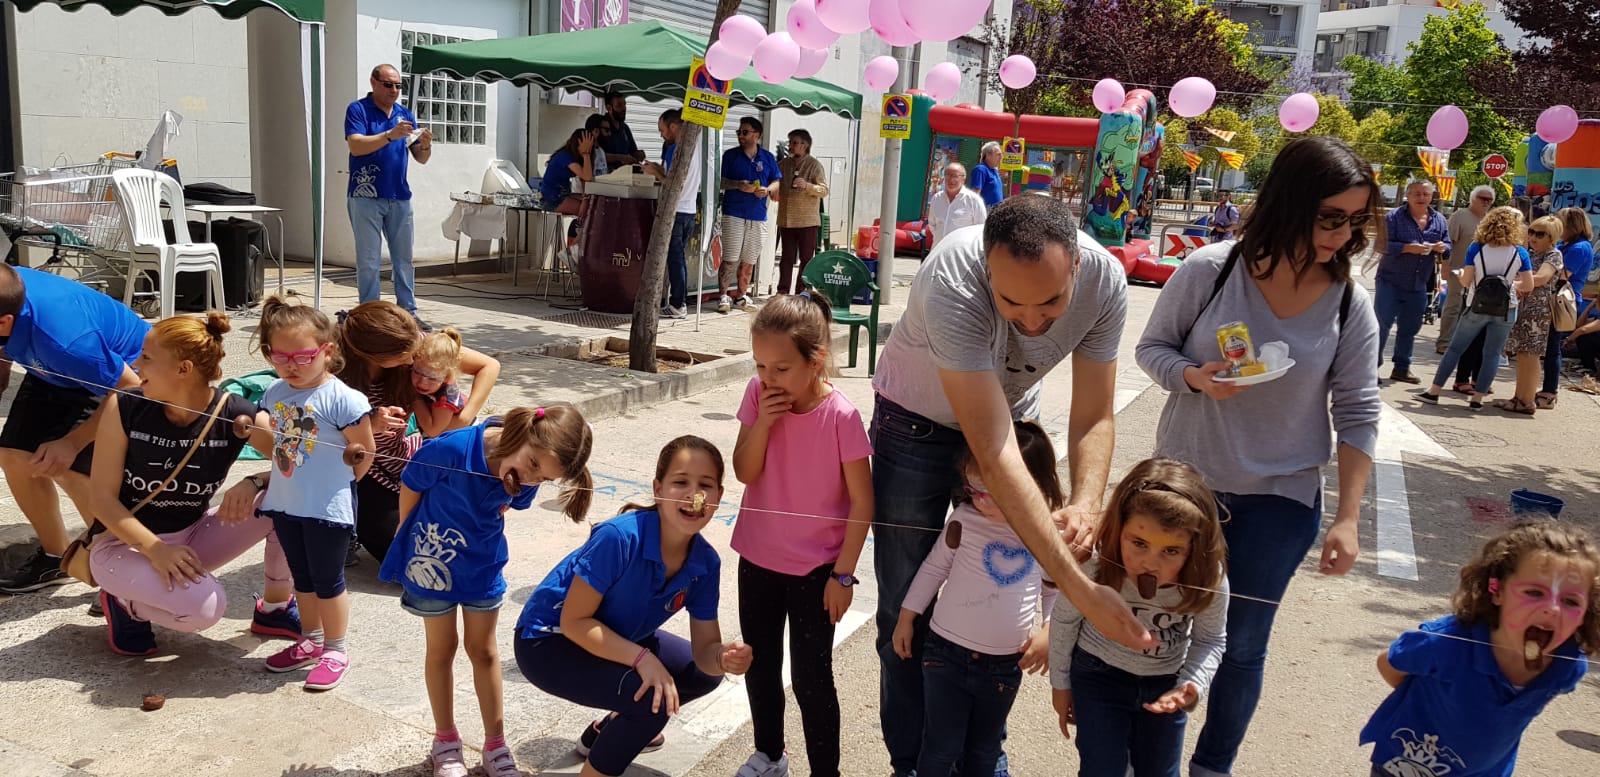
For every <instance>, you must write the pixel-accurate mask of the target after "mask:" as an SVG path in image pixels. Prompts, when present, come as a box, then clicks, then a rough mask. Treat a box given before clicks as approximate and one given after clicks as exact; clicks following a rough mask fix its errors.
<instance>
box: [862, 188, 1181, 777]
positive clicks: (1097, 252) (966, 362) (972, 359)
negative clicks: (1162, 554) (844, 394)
mask: <svg viewBox="0 0 1600 777" xmlns="http://www.w3.org/2000/svg"><path fill="white" fill-rule="evenodd" d="M1126 317H1127V281H1126V279H1125V278H1124V277H1123V274H1122V269H1121V266H1120V265H1119V264H1118V263H1117V262H1116V261H1115V260H1114V259H1113V258H1112V257H1111V256H1110V254H1108V253H1106V251H1105V249H1103V248H1101V247H1100V246H1099V245H1097V244H1095V242H1094V241H1093V240H1092V239H1090V238H1089V237H1088V236H1087V235H1085V234H1083V233H1082V232H1080V231H1079V230H1078V228H1077V224H1076V222H1075V220H1074V219H1073V217H1072V213H1071V211H1070V210H1068V208H1067V206H1066V204H1065V203H1062V202H1060V201H1057V200H1054V199H1051V198H1048V197H1041V196H1025V197H1014V198H1011V199H1008V200H1006V201H1004V202H1002V203H1001V204H999V205H997V206H995V208H994V209H993V210H992V211H990V213H989V218H988V221H987V222H985V224H984V225H983V226H974V227H967V228H964V229H960V230H957V231H955V232H952V233H951V234H950V235H949V236H948V237H946V238H945V239H944V240H943V241H941V242H940V243H939V245H938V246H937V247H936V248H935V249H934V250H933V253H932V254H930V255H929V256H928V258H927V260H925V261H924V262H923V264H922V269H921V270H919V271H918V273H917V279H916V282H915V284H913V286H912V290H911V298H910V301H909V303H908V305H907V308H906V312H905V315H904V316H902V317H901V319H900V321H899V323H897V324H896V325H895V327H894V331H893V333H892V334H891V335H890V337H889V341H888V343H887V344H886V345H885V346H884V349H883V354H882V356H881V358H880V359H879V360H878V368H877V375H876V377H875V378H874V379H873V388H874V389H876V391H877V401H876V403H875V407H874V409H873V417H872V430H871V435H872V446H873V472H872V480H873V490H874V495H875V503H876V504H875V513H874V523H875V525H874V527H873V537H874V540H873V560H874V565H875V568H876V572H877V579H878V613H877V623H878V640H877V644H878V654H879V659H880V661H881V663H882V673H881V676H880V682H881V683H882V687H881V707H880V722H881V724H882V727H883V733H884V744H885V745H886V746H887V747H888V749H889V758H890V763H891V765H892V766H893V768H894V771H895V774H896V775H905V774H908V773H910V772H911V771H912V770H913V769H915V768H916V761H917V752H918V750H919V748H920V747H921V742H922V721H923V694H922V663H921V655H922V653H921V646H922V643H923V640H924V639H925V638H926V636H927V634H928V627H927V618H926V617H921V618H918V619H917V621H916V624H915V634H914V638H913V645H914V648H913V651H914V652H913V655H912V657H911V658H910V659H906V660H902V659H901V658H900V657H899V656H898V655H896V654H895V652H894V648H893V645H892V635H893V632H894V628H895V625H896V623H897V621H898V619H899V615H900V605H901V602H902V601H903V600H904V598H905V594H906V591H907V589H909V588H910V585H911V580H912V578H913V577H915V576H916V573H917V569H918V568H919V567H920V566H921V564H922V561H923V559H924V558H926V557H927V555H928V552H929V550H930V549H931V548H932V546H933V543H934V542H935V541H937V539H938V537H939V530H940V528H941V527H942V526H943V525H944V520H945V516H946V515H947V514H948V512H949V509H950V495H951V494H952V493H953V492H955V491H956V490H957V489H959V488H960V487H961V486H962V484H963V482H964V478H963V476H962V474H961V473H960V472H959V471H958V470H957V466H958V461H959V459H960V458H961V456H962V454H963V453H964V452H966V451H969V450H970V451H971V456H972V459H973V461H974V462H975V463H976V465H977V467H978V469H979V471H980V473H981V476H982V478H983V482H984V484H985V486H986V489H987V490H988V491H989V492H990V493H991V494H992V495H993V496H994V499H995V501H996V502H997V503H998V504H999V506H1000V509H1001V511H1003V512H1004V513H1005V515H1006V520H1007V522H1008V523H1010V524H1011V525H1012V527H1013V528H1014V529H1015V530H1016V532H1017V534H1018V536H1020V537H1021V538H1022V541H1023V543H1024V544H1025V545H1027V547H1028V549H1029V551H1031V552H1032V554H1033V556H1034V558H1035V559H1037V561H1038V562H1039V564H1040V566H1041V567H1043V569H1044V572H1045V574H1046V575H1047V576H1049V577H1050V579H1052V580H1054V581H1055V582H1056V584H1057V586H1058V587H1059V588H1060V589H1061V592H1062V593H1064V594H1066V596H1067V597H1068V598H1069V599H1070V600H1071V601H1072V602H1073V604H1074V605H1077V606H1079V607H1080V609H1084V608H1085V607H1087V609H1086V610H1085V612H1086V617H1087V618H1088V619H1089V620H1090V621H1091V622H1093V623H1094V624H1095V625H1096V626H1097V627H1098V628H1100V629H1101V631H1102V632H1103V633H1105V634H1107V635H1109V636H1112V638H1114V639H1116V640H1117V641H1119V642H1123V643H1125V644H1127V645H1129V646H1130V647H1134V648H1137V649H1145V648H1149V647H1152V646H1153V644H1154V642H1153V639H1152V637H1151V636H1150V635H1149V633H1148V632H1146V631H1145V629H1144V628H1143V627H1142V626H1140V625H1139V623H1138V621H1137V620H1135V619H1134V617H1133V614H1132V612H1131V611H1129V609H1128V607H1127V604H1126V603H1125V602H1124V601H1123V600H1122V597H1121V596H1120V595H1119V594H1118V593H1117V592H1115V591H1112V590H1111V589H1109V588H1106V587H1104V586H1099V585H1096V584H1095V583H1093V582H1092V581H1091V580H1090V579H1089V578H1088V577H1087V576H1085V575H1084V573H1083V571H1082V570H1081V569H1079V567H1078V565H1077V563H1076V562H1075V561H1074V560H1073V557H1072V553H1071V551H1070V550H1069V548H1068V545H1067V543H1068V542H1071V543H1073V544H1075V545H1083V546H1087V545H1088V543H1089V540H1090V534H1091V532H1092V528H1093V525H1094V522H1095V519H1096V518H1097V517H1098V515H1099V512H1100V506H1101V499H1102V496H1103V494H1104V492H1105V487H1106V479H1107V477H1108V475H1109V473H1110V468H1111V451H1112V445H1113V440H1114V438H1113V427H1114V423H1115V420H1114V407H1113V404H1112V400H1113V397H1114V395H1115V393H1116V373H1117V370H1116V358H1117V345H1118V342H1119V341H1120V339H1121V335H1122V325H1123V321H1124V319H1125V318H1126ZM1069 355H1070V356H1071V357H1072V397H1073V400H1072V409H1071V414H1070V419H1071V420H1070V422H1069V425H1068V430H1067V431H1068V441H1067V450H1066V451H1061V453H1066V454H1067V455H1068V458H1069V469H1070V473H1071V483H1070V496H1069V501H1068V505H1067V506H1066V508H1064V509H1063V510H1061V511H1060V512H1059V513H1058V514H1055V515H1052V514H1051V511H1050V509H1049V508H1048V506H1047V505H1046V503H1045V501H1044V497H1043V495H1042V494H1041V493H1040V491H1039V488H1038V486H1037V485H1036V484H1035V482H1034V480H1033V478H1032V477H1031V476H1030V475H1029V474H1028V470H1027V467H1026V466H1025V465H1024V464H1023V462H1022V457H1021V454H1020V452H1019V451H1018V449H1017V443H1016V438H1015V436H1014V434H1013V432H1012V420H1013V419H1015V418H1029V417H1037V416H1038V415H1039V389H1040V381H1042V380H1043V379H1044V376H1045V374H1046V373H1048V372H1049V371H1050V370H1051V369H1052V368H1054V367H1055V366H1056V365H1058V364H1060V363H1062V362H1064V361H1066V360H1067V357H1068V356H1069ZM1063 532H1064V533H1065V534H1066V537H1065V541H1063ZM930 609H931V608H930ZM1091 611H1092V612H1091ZM1004 764H1005V761H1004V759H1002V760H1001V767H1000V768H1001V769H1004V768H1005V767H1004Z"/></svg>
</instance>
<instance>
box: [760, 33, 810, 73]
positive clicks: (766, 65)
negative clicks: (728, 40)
mask: <svg viewBox="0 0 1600 777" xmlns="http://www.w3.org/2000/svg"><path fill="white" fill-rule="evenodd" d="M751 64H753V65H755V66H756V75H758V76H761V80H763V81H766V82H767V83H769V84H781V83H783V82H784V81H787V80H789V79H790V78H791V77H792V76H794V71H795V69H796V68H798V67H800V46H799V44H797V43H795V42H794V38H791V37H789V33H787V32H775V33H772V34H771V35H768V36H767V37H765V38H763V39H762V40H761V43H759V44H757V45H756V53H755V55H754V56H753V57H751Z"/></svg>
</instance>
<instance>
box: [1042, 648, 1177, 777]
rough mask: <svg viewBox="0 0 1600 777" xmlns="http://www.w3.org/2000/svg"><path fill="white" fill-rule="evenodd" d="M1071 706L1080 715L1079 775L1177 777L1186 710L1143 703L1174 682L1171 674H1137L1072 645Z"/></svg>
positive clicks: (1078, 740) (1153, 699) (1159, 693)
mask: <svg viewBox="0 0 1600 777" xmlns="http://www.w3.org/2000/svg"><path fill="white" fill-rule="evenodd" d="M1070 674H1071V676H1072V709H1073V711H1074V712H1075V713H1076V714H1077V718H1078V736H1077V737H1076V738H1074V739H1073V741H1074V742H1076V743H1077V745H1078V777H1123V775H1125V774H1127V772H1128V767H1129V766H1130V765H1131V766H1133V774H1134V777H1178V763H1179V761H1181V760H1182V759H1183V727H1184V725H1185V724H1186V723H1187V722H1188V720H1189V713H1187V712H1184V711H1183V710H1178V711H1177V712H1174V713H1170V714H1162V713H1155V712H1151V711H1149V710H1147V709H1145V708H1144V705H1145V704H1149V703H1150V702H1153V701H1155V700H1156V699H1159V698H1161V695H1162V694H1164V693H1166V692H1167V691H1170V690H1172V689H1173V688H1176V687H1177V686H1178V676H1177V675H1175V674H1168V675H1156V676H1153V677H1141V676H1139V675H1136V674H1131V673H1129V672H1126V671H1123V670H1121V669H1118V668H1117V667H1114V666H1112V665H1110V664H1108V663H1106V662H1104V661H1101V660H1100V658H1099V657H1097V656H1095V655H1094V654H1092V653H1088V652H1085V651H1084V650H1083V649H1082V648H1073V650H1072V671H1071V672H1070Z"/></svg>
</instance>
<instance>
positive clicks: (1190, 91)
mask: <svg viewBox="0 0 1600 777" xmlns="http://www.w3.org/2000/svg"><path fill="white" fill-rule="evenodd" d="M1216 101H1217V88H1216V87H1215V86H1212V85H1211V82H1210V81H1207V80H1205V79H1204V78H1201V77H1199V76H1189V77H1188V78H1185V79H1183V80H1182V81H1179V82H1178V83H1176V84H1173V85H1172V94H1171V95H1170V96H1168V98H1167V102H1168V104H1170V105H1171V106H1172V112H1173V113H1176V114H1178V115H1179V116H1182V117H1184V118H1185V119H1192V118H1194V117H1196V116H1199V115H1200V114H1202V113H1205V112H1206V111H1209V110H1211V104H1212V103H1214V102H1216Z"/></svg>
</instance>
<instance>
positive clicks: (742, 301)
mask: <svg viewBox="0 0 1600 777" xmlns="http://www.w3.org/2000/svg"><path fill="white" fill-rule="evenodd" d="M733 306H734V307H736V308H738V309H740V310H755V305H752V304H750V298H749V297H740V298H738V299H736V300H734V301H733Z"/></svg>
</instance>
